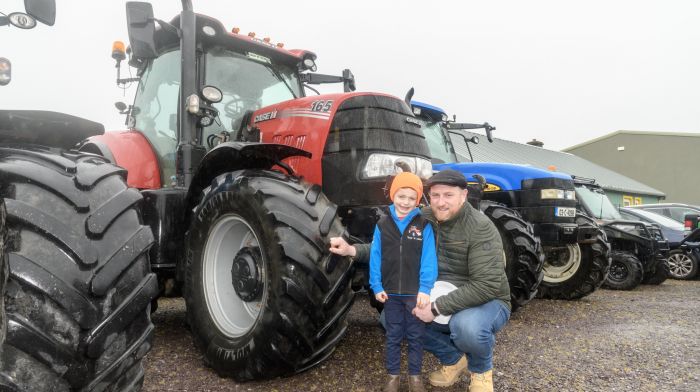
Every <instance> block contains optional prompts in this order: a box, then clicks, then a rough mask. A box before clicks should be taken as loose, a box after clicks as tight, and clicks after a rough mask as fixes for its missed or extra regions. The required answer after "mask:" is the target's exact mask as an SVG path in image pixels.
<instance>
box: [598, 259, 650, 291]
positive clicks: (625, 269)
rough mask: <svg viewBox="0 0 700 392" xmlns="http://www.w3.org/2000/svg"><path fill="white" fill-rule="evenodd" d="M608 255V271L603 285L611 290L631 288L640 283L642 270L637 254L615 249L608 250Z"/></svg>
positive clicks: (642, 274)
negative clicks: (609, 257) (609, 259)
mask: <svg viewBox="0 0 700 392" xmlns="http://www.w3.org/2000/svg"><path fill="white" fill-rule="evenodd" d="M610 256H611V258H612V262H611V264H610V272H609V273H608V277H607V278H606V279H605V283H604V284H603V287H605V288H606V289H611V290H633V289H635V288H636V287H637V286H639V284H640V283H642V278H643V276H644V271H643V267H642V262H641V261H639V259H638V258H637V256H635V255H633V254H632V253H629V252H621V251H615V250H614V251H612V252H610Z"/></svg>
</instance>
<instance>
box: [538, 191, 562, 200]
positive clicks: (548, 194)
mask: <svg viewBox="0 0 700 392" xmlns="http://www.w3.org/2000/svg"><path fill="white" fill-rule="evenodd" d="M564 197H565V192H564V190H563V189H542V190H540V198H541V199H563V198H564Z"/></svg>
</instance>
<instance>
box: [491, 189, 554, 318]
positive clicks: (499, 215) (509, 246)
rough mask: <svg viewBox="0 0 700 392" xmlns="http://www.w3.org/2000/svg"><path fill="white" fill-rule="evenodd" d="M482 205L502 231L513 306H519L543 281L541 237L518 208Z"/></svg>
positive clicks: (534, 292) (533, 293)
mask: <svg viewBox="0 0 700 392" xmlns="http://www.w3.org/2000/svg"><path fill="white" fill-rule="evenodd" d="M481 208H482V211H483V213H484V214H485V215H486V216H488V217H489V219H491V221H492V222H493V223H494V225H495V226H496V228H497V229H498V232H499V234H500V235H501V242H503V251H504V253H505V259H506V266H505V269H506V275H507V276H508V284H509V285H510V303H511V307H512V309H513V310H516V309H518V308H519V307H522V306H524V305H525V304H527V303H528V302H530V300H531V299H532V298H533V297H534V296H535V294H536V293H537V288H538V286H539V285H540V283H541V282H542V263H543V257H542V247H541V246H540V240H539V239H538V238H537V237H535V235H534V232H533V229H532V225H530V224H529V223H527V222H525V221H524V220H523V219H522V218H521V217H520V214H518V212H517V211H514V210H511V209H510V208H507V207H504V206H501V205H498V204H492V203H488V202H483V201H482V202H481Z"/></svg>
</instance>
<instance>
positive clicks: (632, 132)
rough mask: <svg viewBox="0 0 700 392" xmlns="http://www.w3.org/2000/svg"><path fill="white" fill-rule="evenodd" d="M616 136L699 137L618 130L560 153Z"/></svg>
mask: <svg viewBox="0 0 700 392" xmlns="http://www.w3.org/2000/svg"><path fill="white" fill-rule="evenodd" d="M617 135H637V136H677V137H700V133H687V132H659V131H625V130H620V131H615V132H612V133H609V134H607V135H603V136H600V137H597V138H595V139H591V140H588V141H585V142H583V143H579V144H576V145H574V146H571V147H567V148H562V151H571V150H574V149H577V148H579V147H583V146H587V145H589V144H593V143H596V142H599V141H601V140H605V139H609V138H612V137H613V136H617Z"/></svg>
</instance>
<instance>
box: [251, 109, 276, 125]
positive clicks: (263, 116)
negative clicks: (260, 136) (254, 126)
mask: <svg viewBox="0 0 700 392" xmlns="http://www.w3.org/2000/svg"><path fill="white" fill-rule="evenodd" d="M274 118H277V110H273V111H271V112H267V113H263V114H258V115H257V116H255V119H254V120H253V122H256V123H258V122H262V121H267V120H272V119H274Z"/></svg>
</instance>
